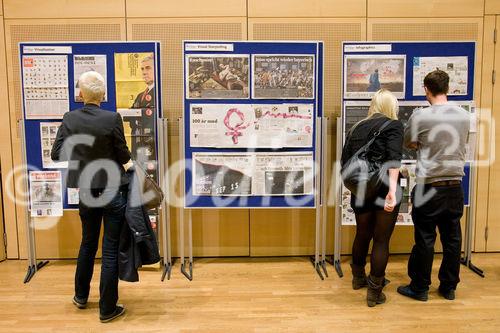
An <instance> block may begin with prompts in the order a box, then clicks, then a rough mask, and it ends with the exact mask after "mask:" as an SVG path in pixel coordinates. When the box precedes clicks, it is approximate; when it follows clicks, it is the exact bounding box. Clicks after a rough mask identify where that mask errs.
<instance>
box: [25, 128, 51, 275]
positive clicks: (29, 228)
mask: <svg viewBox="0 0 500 333" xmlns="http://www.w3.org/2000/svg"><path fill="white" fill-rule="evenodd" d="M19 124H20V134H21V138H23V139H22V148H21V149H22V157H23V163H24V165H25V166H26V167H27V165H28V163H27V156H26V141H25V139H24V138H25V137H26V136H25V133H24V131H25V129H24V121H23V120H21V121H20V122H19ZM28 179H29V172H28V170H26V176H25V179H24V186H25V187H24V188H25V189H26V191H27V190H28V188H29V187H28ZM25 217H26V240H27V243H28V244H27V247H28V268H27V270H26V276H25V277H24V280H23V282H24V283H28V282H30V281H31V279H32V278H33V276H34V275H35V273H36V272H37V271H39V270H40V269H42V267H44V266H46V265H47V264H48V263H49V261H48V260H42V261H40V262H38V263H37V260H36V244H35V230H34V228H33V220H32V218H31V214H30V211H29V207H28V205H26V207H25Z"/></svg>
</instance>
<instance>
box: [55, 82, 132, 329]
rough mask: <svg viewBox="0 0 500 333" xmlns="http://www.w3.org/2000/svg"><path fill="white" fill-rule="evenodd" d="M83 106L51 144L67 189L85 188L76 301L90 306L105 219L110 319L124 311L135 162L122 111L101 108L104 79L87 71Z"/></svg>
mask: <svg viewBox="0 0 500 333" xmlns="http://www.w3.org/2000/svg"><path fill="white" fill-rule="evenodd" d="M78 83H79V87H80V95H81V98H82V100H83V101H84V106H83V108H81V109H77V110H74V111H71V112H67V113H66V114H64V117H63V121H62V124H61V126H60V127H59V130H58V132H57V137H56V140H55V142H54V145H53V147H52V152H51V157H52V159H53V160H54V161H68V162H69V163H68V175H67V184H66V185H67V187H68V188H80V202H79V213H80V219H81V221H82V242H81V245H80V252H79V253H78V262H77V268H76V274H75V296H74V297H73V303H74V304H75V305H76V306H77V307H78V308H85V307H86V306H87V299H88V296H89V291H90V281H91V279H92V274H93V270H94V260H95V255H96V252H97V246H98V243H99V234H100V229H101V221H102V220H104V237H103V242H102V266H101V281H100V286H99V290H100V300H99V310H100V316H99V317H100V320H101V322H108V321H111V320H113V319H115V318H116V317H119V316H121V315H122V314H123V313H124V312H125V309H124V308H123V306H121V305H117V301H118V245H119V239H120V233H121V230H122V226H123V223H124V216H125V207H126V204H127V190H128V177H127V176H126V174H125V170H124V167H123V164H125V163H127V162H128V161H129V160H130V151H129V149H128V148H127V144H126V141H125V136H124V133H123V122H122V118H121V116H120V114H118V113H116V112H109V111H106V110H102V109H100V108H99V105H100V103H101V101H102V99H103V96H104V87H105V86H104V79H103V77H102V76H101V75H100V74H99V73H97V72H86V73H84V74H82V76H81V77H80V78H79V80H78Z"/></svg>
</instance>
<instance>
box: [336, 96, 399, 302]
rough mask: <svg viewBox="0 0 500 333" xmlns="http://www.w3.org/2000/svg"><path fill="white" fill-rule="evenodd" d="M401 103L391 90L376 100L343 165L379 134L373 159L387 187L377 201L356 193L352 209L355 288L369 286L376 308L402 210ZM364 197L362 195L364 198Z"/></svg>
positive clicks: (357, 129) (350, 135) (351, 141)
mask: <svg viewBox="0 0 500 333" xmlns="http://www.w3.org/2000/svg"><path fill="white" fill-rule="evenodd" d="M397 114H398V101H397V99H396V97H395V96H394V95H393V94H392V93H391V92H390V91H388V90H385V89H381V90H378V91H377V92H376V93H375V95H374V96H373V98H372V101H371V105H370V109H369V111H368V116H367V117H366V118H365V119H363V120H362V121H360V122H358V123H357V124H356V125H354V126H353V128H352V129H351V130H350V131H349V133H348V134H347V139H346V144H345V146H344V148H343V150H342V160H341V164H342V165H344V164H346V162H347V161H349V159H350V158H351V157H352V156H353V155H354V154H355V153H356V152H357V151H358V150H359V149H360V148H361V147H363V146H365V145H366V144H367V143H368V142H369V141H370V140H371V139H372V138H373V137H374V135H375V134H376V133H377V132H379V131H380V129H381V128H382V127H383V126H384V125H385V126H384V127H383V129H382V130H381V131H380V133H379V134H378V136H377V137H376V138H375V141H374V142H373V143H372V144H371V145H370V148H369V152H368V154H367V159H368V160H370V161H379V162H380V163H382V164H383V165H384V166H385V167H383V168H382V170H387V172H383V177H384V184H383V185H382V186H381V187H380V189H379V190H378V191H377V193H378V195H377V198H375V199H374V198H371V199H369V200H359V198H357V197H356V196H355V195H351V207H352V208H353V210H354V213H355V216H356V237H355V238H354V242H353V245H352V264H351V268H352V274H353V280H352V287H353V289H360V288H363V287H365V286H367V287H368V292H367V297H366V300H367V304H368V306H370V307H372V306H375V305H376V304H382V303H384V302H385V299H386V298H385V295H384V294H383V293H382V289H383V288H384V285H385V268H386V266H387V261H388V259H389V241H390V238H391V235H392V232H393V230H394V225H395V224H396V219H397V216H398V212H399V201H400V200H399V199H400V197H401V189H400V188H399V185H398V178H399V167H400V165H401V158H402V149H403V132H404V131H403V124H402V123H401V122H400V121H399V120H397ZM360 198H361V197H360ZM371 240H373V246H372V252H371V257H370V275H369V276H368V277H367V276H366V273H365V265H366V256H367V254H368V248H369V246H370V242H371Z"/></svg>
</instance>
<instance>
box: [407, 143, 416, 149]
mask: <svg viewBox="0 0 500 333" xmlns="http://www.w3.org/2000/svg"><path fill="white" fill-rule="evenodd" d="M408 148H409V149H411V150H417V149H418V142H410V144H408Z"/></svg>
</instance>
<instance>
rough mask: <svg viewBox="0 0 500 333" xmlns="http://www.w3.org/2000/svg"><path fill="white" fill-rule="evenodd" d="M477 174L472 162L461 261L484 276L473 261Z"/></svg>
mask: <svg viewBox="0 0 500 333" xmlns="http://www.w3.org/2000/svg"><path fill="white" fill-rule="evenodd" d="M475 176H476V168H475V167H474V166H473V165H472V164H471V165H470V174H469V184H470V197H469V207H468V208H467V217H466V231H465V246H464V257H463V258H462V259H461V260H460V263H461V264H462V265H464V266H465V267H467V268H469V269H470V270H471V271H473V272H474V273H476V274H477V275H479V276H480V277H482V278H484V271H483V270H482V269H480V268H479V267H477V266H475V265H474V264H473V263H472V238H473V235H474V201H473V200H472V199H473V198H474V193H475V191H474V185H473V183H474V179H475ZM471 180H472V181H471Z"/></svg>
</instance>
